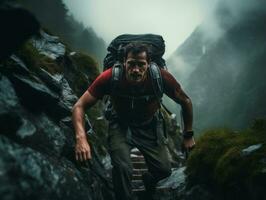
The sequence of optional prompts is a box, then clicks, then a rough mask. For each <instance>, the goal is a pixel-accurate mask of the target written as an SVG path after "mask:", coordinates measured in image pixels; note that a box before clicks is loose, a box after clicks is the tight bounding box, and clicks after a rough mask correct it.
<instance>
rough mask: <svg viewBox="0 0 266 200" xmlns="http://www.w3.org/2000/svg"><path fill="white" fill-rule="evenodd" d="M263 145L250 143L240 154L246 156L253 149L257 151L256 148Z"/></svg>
mask: <svg viewBox="0 0 266 200" xmlns="http://www.w3.org/2000/svg"><path fill="white" fill-rule="evenodd" d="M262 146H263V145H262V144H256V145H251V146H249V147H247V148H245V149H243V150H242V152H241V153H242V156H248V155H250V154H251V153H253V152H254V151H257V150H258V149H260V148H261V147H262Z"/></svg>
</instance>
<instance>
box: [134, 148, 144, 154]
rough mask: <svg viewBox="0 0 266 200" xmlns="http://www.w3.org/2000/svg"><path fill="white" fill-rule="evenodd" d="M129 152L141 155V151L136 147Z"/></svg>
mask: <svg viewBox="0 0 266 200" xmlns="http://www.w3.org/2000/svg"><path fill="white" fill-rule="evenodd" d="M131 154H134V155H142V153H141V152H140V151H139V150H138V149H137V148H134V149H132V150H131Z"/></svg>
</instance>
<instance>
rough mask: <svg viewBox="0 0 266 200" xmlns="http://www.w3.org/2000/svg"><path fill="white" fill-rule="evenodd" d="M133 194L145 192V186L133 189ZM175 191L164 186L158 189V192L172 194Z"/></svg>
mask: <svg viewBox="0 0 266 200" xmlns="http://www.w3.org/2000/svg"><path fill="white" fill-rule="evenodd" d="M132 191H133V193H141V192H144V191H145V188H144V186H143V185H141V186H140V187H139V188H133V189H132ZM171 191H173V189H172V188H170V187H164V186H157V187H156V192H160V193H161V192H171Z"/></svg>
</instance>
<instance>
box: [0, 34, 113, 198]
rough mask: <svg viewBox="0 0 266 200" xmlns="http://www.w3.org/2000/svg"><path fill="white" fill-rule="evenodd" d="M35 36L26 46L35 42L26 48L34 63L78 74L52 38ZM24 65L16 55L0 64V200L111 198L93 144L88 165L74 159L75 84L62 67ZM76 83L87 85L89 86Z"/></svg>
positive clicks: (102, 167)
mask: <svg viewBox="0 0 266 200" xmlns="http://www.w3.org/2000/svg"><path fill="white" fill-rule="evenodd" d="M40 37H41V38H39V39H38V40H35V39H32V40H31V41H30V42H28V43H31V44H38V48H35V47H34V45H32V46H33V48H34V51H36V52H37V53H38V55H40V58H38V59H47V57H48V56H49V57H53V59H54V61H53V64H54V65H56V66H57V67H59V68H60V67H61V68H63V67H64V68H71V70H72V73H73V75H72V76H75V73H76V74H78V73H79V74H83V71H82V70H79V68H78V67H76V66H75V67H73V66H71V62H69V63H67V64H68V65H64V64H65V63H64V60H67V59H69V58H68V57H67V56H66V55H65V47H64V46H63V45H62V44H61V43H56V41H57V40H58V38H57V37H54V36H50V35H48V34H47V33H44V32H43V33H42V34H41V36H40ZM40 41H45V45H43V43H41V42H40ZM26 56H29V57H30V55H26ZM34 58H35V59H37V58H36V57H34ZM49 59H50V58H49ZM37 61H39V60H37ZM49 62H51V61H50V60H49ZM28 63H29V62H25V59H24V57H21V56H20V55H16V53H15V54H13V55H12V56H11V57H10V58H8V59H5V60H4V61H1V63H0V124H1V126H0V153H1V157H0V184H1V187H0V196H1V199H3V200H9V199H10V200H12V199H71V200H72V199H79V200H82V199H97V200H98V199H113V193H112V183H111V178H110V174H108V170H106V168H105V166H107V165H108V163H103V162H102V160H103V155H102V154H100V153H99V152H98V150H97V144H95V145H93V148H92V152H93V159H92V160H91V161H90V162H88V163H77V162H76V161H75V159H74V132H73V127H72V123H71V108H72V106H73V104H74V103H75V102H76V100H77V98H78V97H77V93H76V92H75V88H74V87H73V85H74V84H75V83H74V82H73V83H72V84H71V85H70V84H69V82H68V77H66V76H65V74H64V70H63V69H62V70H61V73H54V71H53V70H52V69H51V71H49V70H48V69H49V68H42V66H41V65H38V62H37V64H36V66H35V68H33V66H30V65H28ZM39 64H40V63H39ZM52 66H53V65H52ZM62 66H63V67H62ZM91 67H92V68H95V69H94V70H96V69H97V68H96V66H91ZM83 76H91V75H90V74H84V75H83ZM92 76H93V77H90V78H92V79H93V78H94V76H95V74H93V75H92ZM82 81H83V82H82V84H85V87H87V86H88V84H89V82H88V81H87V80H82ZM94 137H96V136H94ZM105 162H110V160H108V159H105Z"/></svg>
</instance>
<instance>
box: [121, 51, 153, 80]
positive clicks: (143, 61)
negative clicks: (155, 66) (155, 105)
mask: <svg viewBox="0 0 266 200" xmlns="http://www.w3.org/2000/svg"><path fill="white" fill-rule="evenodd" d="M124 64H125V66H126V77H127V80H128V81H130V83H132V84H138V83H141V82H142V81H143V80H144V79H145V78H146V72H147V69H148V61H147V55H146V52H145V51H144V52H141V53H139V54H132V53H131V52H129V53H128V55H127V58H126V60H125V63H124Z"/></svg>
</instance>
